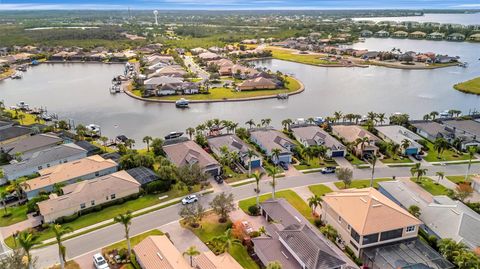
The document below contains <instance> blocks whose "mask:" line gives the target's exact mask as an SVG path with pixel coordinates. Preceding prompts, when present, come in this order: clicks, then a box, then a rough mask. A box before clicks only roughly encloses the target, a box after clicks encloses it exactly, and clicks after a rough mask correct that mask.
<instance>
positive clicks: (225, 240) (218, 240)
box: [212, 229, 242, 253]
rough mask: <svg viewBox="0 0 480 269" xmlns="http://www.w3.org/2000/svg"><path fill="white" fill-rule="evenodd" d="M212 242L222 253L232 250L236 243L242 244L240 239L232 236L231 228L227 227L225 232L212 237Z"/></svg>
mask: <svg viewBox="0 0 480 269" xmlns="http://www.w3.org/2000/svg"><path fill="white" fill-rule="evenodd" d="M212 242H213V243H214V244H215V246H216V248H217V250H218V251H219V252H221V253H223V252H229V250H231V249H232V247H233V246H234V245H237V246H241V245H242V243H241V242H240V240H238V239H236V238H234V237H233V236H232V230H231V229H227V230H226V231H225V232H224V233H223V234H221V235H219V236H216V237H214V238H213V239H212Z"/></svg>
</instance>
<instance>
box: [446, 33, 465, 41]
mask: <svg viewBox="0 0 480 269" xmlns="http://www.w3.org/2000/svg"><path fill="white" fill-rule="evenodd" d="M447 40H448V41H464V40H465V35H464V34H460V33H453V34H449V35H448V36H447Z"/></svg>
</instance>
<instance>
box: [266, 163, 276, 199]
mask: <svg viewBox="0 0 480 269" xmlns="http://www.w3.org/2000/svg"><path fill="white" fill-rule="evenodd" d="M265 170H267V175H268V176H269V177H272V182H271V183H270V185H271V186H272V199H275V187H276V185H277V182H276V181H275V179H276V176H277V174H278V168H277V167H276V166H267V167H266V168H265Z"/></svg>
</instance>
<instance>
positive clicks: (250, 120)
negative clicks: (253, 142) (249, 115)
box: [245, 119, 255, 129]
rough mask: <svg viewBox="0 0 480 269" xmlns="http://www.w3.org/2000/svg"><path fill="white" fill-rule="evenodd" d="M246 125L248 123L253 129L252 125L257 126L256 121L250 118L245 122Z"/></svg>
mask: <svg viewBox="0 0 480 269" xmlns="http://www.w3.org/2000/svg"><path fill="white" fill-rule="evenodd" d="M245 125H248V127H249V128H250V129H252V126H255V121H253V119H249V120H248V121H247V122H245Z"/></svg>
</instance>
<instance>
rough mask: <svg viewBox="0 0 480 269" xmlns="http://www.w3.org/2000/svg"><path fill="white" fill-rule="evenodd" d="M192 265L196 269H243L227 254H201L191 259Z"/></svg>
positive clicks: (207, 252) (209, 252)
mask: <svg viewBox="0 0 480 269" xmlns="http://www.w3.org/2000/svg"><path fill="white" fill-rule="evenodd" d="M193 264H194V268H196V269H223V268H228V269H243V267H242V266H241V265H240V264H239V263H238V262H237V261H236V260H235V259H234V258H233V257H232V255H230V253H228V252H224V253H222V254H219V255H215V254H214V253H213V252H211V251H206V252H203V253H201V254H200V255H198V256H195V257H194V258H193Z"/></svg>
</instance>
